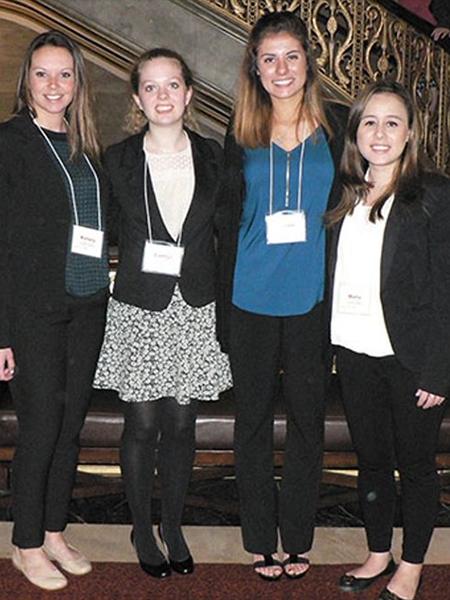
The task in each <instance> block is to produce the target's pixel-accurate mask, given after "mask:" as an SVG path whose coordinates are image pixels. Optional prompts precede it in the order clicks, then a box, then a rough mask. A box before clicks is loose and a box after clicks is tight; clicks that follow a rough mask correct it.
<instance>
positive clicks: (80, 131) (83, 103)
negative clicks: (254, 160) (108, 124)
mask: <svg viewBox="0 0 450 600" xmlns="http://www.w3.org/2000/svg"><path fill="white" fill-rule="evenodd" d="M44 46H53V47H55V48H65V49H66V50H68V52H69V53H70V55H71V56H72V59H73V64H74V79H75V89H74V96H73V100H72V102H71V103H70V106H69V107H68V108H67V111H66V119H67V121H68V124H69V125H68V129H67V136H68V140H69V146H70V151H71V152H70V157H71V158H74V157H76V156H80V155H81V154H82V153H85V154H87V155H88V156H89V157H90V158H92V159H93V160H95V161H98V160H99V156H100V143H99V140H98V133H97V127H96V124H95V119H94V115H93V110H92V100H91V95H90V90H89V82H88V78H87V72H86V65H85V62H84V59H83V55H82V54H81V50H80V48H79V46H78V45H77V44H76V43H75V42H73V41H72V40H71V39H70V38H69V37H67V36H66V35H64V34H63V33H60V32H59V31H53V30H52V31H47V32H46V33H41V34H40V35H38V36H37V37H35V38H34V39H33V40H32V42H31V44H30V45H29V46H28V48H27V50H26V52H25V56H24V59H23V62H22V66H21V68H20V72H19V78H18V82H17V91H16V102H15V105H14V113H18V112H20V111H21V110H22V109H23V108H25V107H26V108H28V109H29V110H30V111H31V113H32V114H33V116H36V114H35V110H34V108H33V103H32V99H31V93H30V67H31V61H32V59H33V54H34V53H35V52H36V50H39V49H40V48H43V47H44Z"/></svg>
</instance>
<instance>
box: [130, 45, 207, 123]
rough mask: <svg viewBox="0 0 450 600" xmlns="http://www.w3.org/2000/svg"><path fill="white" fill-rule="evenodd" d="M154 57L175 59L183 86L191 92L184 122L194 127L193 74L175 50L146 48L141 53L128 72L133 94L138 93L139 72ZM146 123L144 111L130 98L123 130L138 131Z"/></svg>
mask: <svg viewBox="0 0 450 600" xmlns="http://www.w3.org/2000/svg"><path fill="white" fill-rule="evenodd" d="M155 58H168V59H170V60H176V61H177V63H178V64H179V66H180V70H181V76H182V78H183V81H184V84H185V86H186V87H187V88H188V89H189V88H190V89H192V91H193V94H192V97H191V101H190V102H189V104H188V106H187V107H186V110H185V113H184V122H185V124H186V125H188V126H189V127H191V128H193V129H195V128H196V127H197V123H196V119H195V114H194V113H195V88H194V76H193V74H192V71H191V69H190V68H189V66H188V65H187V63H186V61H185V60H184V58H183V57H182V56H181V54H178V52H175V50H170V49H169V48H152V49H151V50H146V51H145V52H144V53H143V54H141V55H140V56H139V57H138V59H137V60H136V62H135V63H134V65H133V68H132V70H131V73H130V84H131V91H132V93H133V94H136V95H138V94H139V83H140V80H141V72H142V68H143V66H144V65H145V63H146V62H148V61H149V60H154V59H155ZM146 125H147V118H146V116H145V114H144V112H143V111H142V110H141V109H140V108H139V107H138V106H137V105H136V102H135V101H134V100H133V99H131V100H130V108H129V110H128V114H127V116H126V117H125V130H126V131H128V132H129V133H138V132H139V131H141V130H142V128H143V127H145V126H146Z"/></svg>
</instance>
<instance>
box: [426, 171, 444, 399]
mask: <svg viewBox="0 0 450 600" xmlns="http://www.w3.org/2000/svg"><path fill="white" fill-rule="evenodd" d="M424 189H425V196H424V209H425V210H426V211H427V212H428V214H429V227H428V256H429V262H430V272H431V282H432V283H431V285H432V316H431V322H430V328H429V332H428V339H427V342H426V344H425V345H424V348H423V356H424V364H423V367H422V371H421V377H420V381H419V389H418V398H419V400H418V403H419V402H420V403H421V405H422V406H423V407H424V408H427V407H428V406H429V405H430V403H432V404H437V403H439V402H440V398H441V397H443V396H446V395H447V394H448V393H449V391H450V269H449V265H450V179H448V178H447V177H443V176H439V175H434V176H432V177H430V176H428V177H427V183H426V184H425V185H424ZM424 251H426V249H424ZM427 394H428V396H426V395H427ZM430 395H432V396H435V398H430Z"/></svg>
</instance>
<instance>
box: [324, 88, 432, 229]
mask: <svg viewBox="0 0 450 600" xmlns="http://www.w3.org/2000/svg"><path fill="white" fill-rule="evenodd" d="M375 94H393V95H395V96H397V98H398V99H399V100H400V101H401V102H402V103H403V105H404V107H405V109H406V113H407V116H408V129H409V137H408V141H407V143H406V146H405V149H404V150H403V154H402V156H401V158H400V162H399V165H398V167H397V169H396V171H395V173H394V176H393V178H392V181H391V183H390V185H389V186H388V188H387V189H386V190H385V191H384V192H383V194H381V196H380V197H379V198H377V200H376V202H375V203H374V204H373V205H372V207H371V210H370V215H369V219H370V221H372V222H375V220H376V219H377V218H382V214H381V210H382V208H383V205H384V203H385V202H386V200H387V199H388V198H389V197H390V196H391V195H392V194H397V193H399V192H400V191H402V190H403V189H404V188H406V187H411V186H412V185H413V183H412V182H414V181H416V179H417V177H418V175H419V174H420V173H421V171H422V163H421V161H420V159H419V137H420V136H419V122H418V118H417V111H416V108H415V106H414V104H413V101H412V98H411V94H410V93H409V92H408V90H406V89H405V88H404V87H403V86H402V85H401V84H400V83H397V82H396V81H389V80H380V81H375V82H374V83H371V84H369V85H368V86H366V87H365V88H364V89H363V91H362V92H361V93H360V95H359V96H358V97H357V98H356V100H355V102H354V103H353V105H352V107H351V108H350V113H349V117H348V123H347V130H346V133H345V141H344V151H343V154H342V160H341V178H342V186H343V192H342V199H341V201H340V203H339V204H338V206H337V207H336V208H335V209H334V210H332V211H330V212H329V213H328V214H327V215H326V221H327V223H328V224H329V225H333V224H334V223H337V222H338V221H340V220H341V219H343V218H344V217H345V215H347V214H349V213H350V214H351V213H352V212H353V209H354V208H355V206H356V205H357V204H358V202H360V201H363V200H364V199H365V198H366V197H367V195H368V193H369V192H370V189H371V184H370V183H369V182H368V181H366V180H365V173H366V170H367V162H366V160H365V159H364V157H363V156H362V155H361V153H360V151H359V150H358V145H357V141H356V138H357V133H358V127H359V124H360V122H361V118H362V115H363V113H364V110H365V108H366V106H367V103H368V102H369V100H370V99H371V98H372V97H373V96H374V95H375Z"/></svg>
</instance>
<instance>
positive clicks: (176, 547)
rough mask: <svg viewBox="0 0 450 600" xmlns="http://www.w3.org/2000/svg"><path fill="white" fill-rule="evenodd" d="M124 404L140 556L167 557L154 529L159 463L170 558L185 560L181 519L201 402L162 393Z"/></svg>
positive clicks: (124, 455)
mask: <svg viewBox="0 0 450 600" xmlns="http://www.w3.org/2000/svg"><path fill="white" fill-rule="evenodd" d="M124 407H125V408H124V416H125V427H124V431H123V435H122V446H121V450H120V460H121V467H122V475H123V479H124V483H125V490H126V495H127V499H128V504H129V506H130V510H131V514H132V519H133V527H134V535H135V543H136V547H137V552H138V556H139V558H140V560H142V561H144V562H149V563H151V564H159V563H161V562H162V561H163V556H162V554H161V552H160V551H159V549H158V547H157V544H156V542H155V539H154V537H153V533H152V513H151V499H152V491H153V482H154V477H155V468H157V470H158V474H159V476H160V478H161V525H162V531H163V535H164V541H165V542H166V543H167V546H168V549H169V555H170V558H172V559H173V560H177V561H181V560H184V559H186V558H187V557H188V555H189V549H188V547H187V545H186V542H185V540H184V537H183V534H182V532H181V518H182V514H183V507H184V500H185V496H186V492H187V488H188V485H189V479H190V477H191V472H192V463H193V460H194V453H195V418H196V415H197V401H196V400H191V403H190V404H188V405H180V404H178V403H177V401H176V400H175V399H174V398H160V399H159V400H156V401H152V402H128V403H124ZM156 450H158V453H157V454H156Z"/></svg>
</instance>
